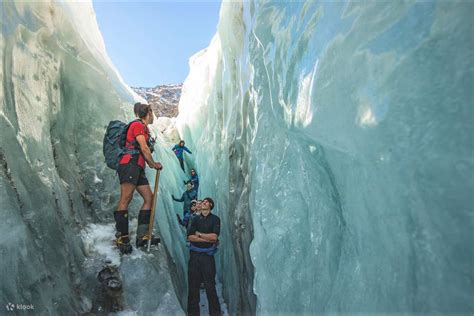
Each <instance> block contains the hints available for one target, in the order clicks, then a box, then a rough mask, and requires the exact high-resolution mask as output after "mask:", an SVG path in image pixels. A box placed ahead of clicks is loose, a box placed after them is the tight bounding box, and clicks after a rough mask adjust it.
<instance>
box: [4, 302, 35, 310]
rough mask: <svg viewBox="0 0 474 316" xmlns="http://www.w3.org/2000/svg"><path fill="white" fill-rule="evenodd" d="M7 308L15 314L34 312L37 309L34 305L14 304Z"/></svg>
mask: <svg viewBox="0 0 474 316" xmlns="http://www.w3.org/2000/svg"><path fill="white" fill-rule="evenodd" d="M5 308H6V309H7V311H10V312H13V311H14V310H19V311H28V310H33V309H35V307H34V306H33V304H13V303H11V302H10V303H8V304H7V305H6V306H5Z"/></svg>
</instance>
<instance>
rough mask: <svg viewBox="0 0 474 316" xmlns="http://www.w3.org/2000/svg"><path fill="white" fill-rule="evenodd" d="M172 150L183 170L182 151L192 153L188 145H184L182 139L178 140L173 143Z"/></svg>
mask: <svg viewBox="0 0 474 316" xmlns="http://www.w3.org/2000/svg"><path fill="white" fill-rule="evenodd" d="M172 150H173V152H174V154H175V155H176V157H177V158H178V160H179V165H180V166H181V169H183V171H184V157H183V151H187V152H188V153H189V154H192V152H191V151H190V150H189V149H188V147H186V146H184V140H180V141H179V143H178V144H177V145H174V147H173V148H172Z"/></svg>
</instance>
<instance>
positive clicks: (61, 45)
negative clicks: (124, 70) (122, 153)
mask: <svg viewBox="0 0 474 316" xmlns="http://www.w3.org/2000/svg"><path fill="white" fill-rule="evenodd" d="M472 11H473V5H472V4H471V3H468V2H456V3H452V2H451V3H446V2H428V3H427V2H423V3H416V2H404V3H390V4H389V3H376V2H353V3H342V2H338V3H329V2H321V3H320V2H291V3H287V2H273V1H248V2H247V1H246V2H238V1H232V2H230V1H229V2H224V3H223V4H222V7H221V12H220V21H219V25H218V32H217V34H216V35H215V36H214V38H213V40H212V42H211V43H210V45H209V47H208V48H206V49H205V50H203V51H201V52H199V53H197V54H196V55H194V56H193V57H192V58H191V60H190V65H191V71H190V74H189V76H188V78H187V79H186V82H185V84H184V87H183V94H182V99H181V102H180V116H179V117H178V119H177V122H176V127H177V129H178V131H179V132H180V134H181V136H182V137H183V138H184V139H185V140H186V142H187V145H189V147H190V148H191V149H192V150H193V157H192V159H190V160H189V164H190V165H192V166H194V167H196V168H197V170H198V172H199V174H200V177H201V185H200V190H201V192H200V193H201V194H200V195H201V196H203V197H204V196H212V197H213V198H214V200H215V201H216V202H217V205H216V213H217V214H218V215H219V216H220V217H221V219H222V222H223V226H222V234H221V244H220V245H221V246H220V250H219V252H218V255H217V257H216V259H217V262H218V270H219V271H218V277H219V279H220V281H221V282H222V285H223V294H224V298H225V300H226V303H227V306H228V310H229V313H230V314H254V313H256V314H263V315H287V314H314V313H357V312H362V313H369V312H370V313H374V312H375V313H382V312H385V313H387V312H389V313H391V312H396V313H408V314H411V313H417V312H424V313H433V312H441V313H454V312H462V313H468V312H472V311H473V310H474V305H473V303H472V293H473V292H474V285H473V284H474V282H473V280H474V273H473V270H472V266H473V265H472V261H473V258H474V253H473V252H474V250H473V248H472V240H474V238H473V237H474V236H473V231H474V230H473V226H474V225H473V224H474V223H473V210H472V205H474V203H473V202H474V201H473V198H472V192H473V189H474V183H473V182H474V181H473V177H472V174H473V169H474V168H473V165H474V159H473V148H474V146H473V145H474V144H473V139H472V135H473V125H472V118H473V117H474V115H473V112H472V111H473V110H472V108H473V107H472V101H473V99H474V98H473V92H472V91H473V90H472V78H473V69H474V67H473V58H472V51H474V50H473V48H474V47H473V45H474V41H473V40H472V34H473V24H472V22H471V18H470V17H471V15H472V14H471V12H472ZM1 17H2V19H1V22H0V23H1V25H2V36H1V37H0V52H1V58H0V63H1V65H0V66H1V67H0V73H1V76H0V78H1V82H2V89H0V99H1V100H2V103H1V108H0V130H1V137H0V162H1V163H0V174H1V176H0V198H1V208H0V229H1V231H2V238H0V252H1V254H2V256H1V257H2V259H1V261H0V271H1V272H0V273H1V275H0V277H1V279H2V282H1V283H0V298H1V301H0V303H2V302H4V304H7V303H8V302H12V303H15V304H22V303H24V304H33V305H34V306H35V311H37V312H38V313H43V314H51V313H53V314H74V313H78V312H79V313H82V312H87V311H88V310H89V308H90V305H91V302H90V301H91V300H92V298H93V293H92V292H91V288H92V287H93V286H95V284H96V280H95V275H94V272H96V270H95V268H97V267H98V263H97V262H96V261H94V259H93V258H91V257H90V253H89V252H88V251H89V250H88V249H89V248H88V243H87V242H86V243H83V238H81V234H83V232H84V229H85V230H86V231H87V229H88V228H90V224H91V223H98V224H104V223H110V222H112V218H111V214H112V211H113V209H114V208H115V206H116V203H117V198H118V190H117V188H118V182H117V179H116V176H115V174H114V173H113V172H112V171H110V170H108V169H106V166H105V164H103V163H102V161H103V158H102V153H101V146H102V137H103V133H104V129H105V126H106V125H107V123H108V121H109V120H112V119H117V118H122V119H123V120H127V119H130V118H131V117H132V115H131V108H130V105H131V104H132V103H133V102H134V100H137V97H136V96H135V95H134V94H133V93H132V92H131V91H130V89H129V88H128V87H127V86H126V85H125V84H124V83H123V80H122V79H121V78H120V75H119V74H118V72H117V71H116V70H115V68H114V66H113V65H112V63H111V62H110V60H109V58H108V57H107V54H106V51H105V46H104V44H103V41H102V37H101V35H100V31H99V30H98V28H97V24H96V21H95V16H94V12H93V9H92V5H91V3H89V2H86V3H83V4H73V3H65V2H33V3H31V2H30V3H29V2H2V4H1ZM155 133H157V132H156V130H155ZM158 136H159V137H158V148H157V152H156V154H155V155H156V158H157V160H160V161H161V162H162V163H163V165H164V166H165V169H164V170H163V172H162V174H161V179H160V188H159V192H160V193H159V194H160V198H159V199H158V203H157V210H158V212H157V216H156V222H155V224H156V227H157V230H158V231H159V233H160V235H161V237H162V243H163V248H162V251H161V252H160V255H159V257H157V258H154V259H153V260H150V257H147V256H143V257H139V258H132V257H130V258H127V259H125V261H124V262H123V263H122V265H123V270H124V275H125V284H126V291H127V296H126V301H127V302H126V303H128V308H129V310H130V311H135V312H138V313H150V312H152V313H153V312H154V313H165V314H166V313H171V314H180V313H182V309H185V302H186V269H187V249H186V247H185V238H184V234H183V232H182V231H181V230H180V228H179V226H178V224H177V222H176V217H175V214H176V213H179V205H177V204H174V203H173V202H172V200H171V194H178V193H180V192H181V190H182V189H183V188H182V180H184V178H185V177H184V174H182V173H181V171H180V169H179V166H178V164H177V162H176V160H175V159H174V157H173V154H172V152H171V151H170V150H169V149H170V143H169V142H168V141H169V140H170V137H168V136H169V135H168V136H166V137H165V136H162V135H158ZM148 177H149V179H154V173H152V172H149V173H148ZM151 182H153V181H151ZM152 184H153V183H152ZM137 207H138V206H137V205H136V204H134V205H132V206H131V209H130V212H131V214H132V217H133V216H136V211H137V210H138V209H137ZM98 227H99V226H98ZM155 259H156V260H155ZM171 284H172V285H171ZM178 301H179V303H178ZM178 305H179V306H178Z"/></svg>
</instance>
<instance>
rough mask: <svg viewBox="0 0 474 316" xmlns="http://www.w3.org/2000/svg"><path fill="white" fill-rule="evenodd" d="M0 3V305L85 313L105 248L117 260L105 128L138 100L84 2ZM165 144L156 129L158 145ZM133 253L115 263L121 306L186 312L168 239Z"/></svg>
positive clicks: (113, 184) (115, 188) (113, 180)
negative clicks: (156, 248)
mask: <svg viewBox="0 0 474 316" xmlns="http://www.w3.org/2000/svg"><path fill="white" fill-rule="evenodd" d="M0 9H1V12H0V13H1V20H0V24H1V27H2V33H1V36H0V57H1V58H0V81H1V89H0V100H1V105H0V131H1V137H0V201H1V203H0V205H1V207H0V230H1V232H2V237H1V238H0V257H1V260H0V279H1V282H0V304H2V305H1V307H0V308H1V309H0V310H3V308H4V306H5V305H6V304H8V303H9V302H10V303H12V304H25V305H30V304H31V305H32V306H33V308H34V312H35V314H39V315H76V314H80V313H86V312H89V311H90V308H91V306H92V305H91V304H92V302H93V300H94V292H93V289H94V288H95V287H96V286H97V285H98V281H97V279H96V276H97V273H98V272H99V270H100V269H101V267H102V264H103V263H104V261H105V259H106V258H108V259H112V260H113V262H115V263H117V262H119V260H120V258H119V257H118V253H117V252H116V250H113V249H112V241H113V238H114V227H113V224H112V223H113V216H112V214H113V211H114V210H115V208H116V206H117V202H118V194H119V184H118V180H117V176H116V173H115V172H114V171H112V170H110V169H108V168H107V167H106V165H105V164H104V158H103V155H102V140H103V136H104V132H105V127H106V126H107V124H108V122H109V121H110V120H115V119H122V120H124V121H127V120H131V119H132V117H133V114H132V112H133V111H132V108H133V107H132V105H133V103H134V102H135V101H139V100H142V99H141V98H140V97H138V96H137V95H136V94H135V93H133V92H132V90H131V89H130V88H129V87H128V86H126V85H125V84H124V83H123V80H122V79H121V77H120V75H119V74H118V72H117V70H116V69H115V67H114V66H113V65H112V63H111V62H110V59H109V57H108V56H107V54H106V51H105V46H104V43H103V40H102V37H101V34H100V31H99V29H98V26H97V22H96V20H95V13H94V11H93V7H92V3H91V2H87V1H85V2H81V3H72V2H56V1H41V2H20V1H18V2H13V1H3V2H2V3H0ZM153 129H154V128H153ZM154 132H155V133H156V131H154ZM169 146H170V145H169V144H166V145H163V143H162V141H161V139H160V140H159V144H158V146H157V147H163V148H164V149H162V150H163V151H164V150H165V148H166V149H168V147H169ZM157 151H159V150H157ZM171 157H172V152H171V151H170V153H169V159H171ZM178 168H179V167H178V166H176V169H178ZM171 170H172V169H171V168H170V170H169V171H168V172H170V173H171ZM153 176H154V175H151V176H150V179H151V180H150V182H151V183H152V185H153V183H154V181H153V180H154V178H153ZM181 177H182V178H183V179H184V175H182V176H181ZM172 181H174V182H175V183H182V179H179V181H178V179H176V180H174V179H172ZM162 183H163V184H166V185H167V186H168V188H169V189H168V190H171V187H170V184H169V183H167V182H166V181H164V180H163V181H162ZM179 189H180V185H176V187H175V188H173V190H176V191H177V190H179ZM169 200H170V202H169V205H170V206H172V202H171V198H169ZM139 207H140V205H139V200H138V199H137V200H136V201H135V202H134V203H133V204H132V205H131V206H130V209H129V212H130V217H131V219H132V218H133V219H135V220H134V221H133V222H132V223H135V225H136V216H137V213H138V210H139ZM169 209H170V210H172V207H170V208H169ZM173 215H174V214H173ZM170 217H171V216H170ZM157 218H161V216H160V215H158V216H157ZM173 219H175V218H174V217H173ZM104 223H109V225H108V226H104V225H105V224H104ZM158 228H159V227H158ZM131 229H135V226H134V224H132V225H131ZM168 230H169V229H168ZM179 233H180V235H182V232H179ZM163 237H164V239H165V240H169V238H168V237H167V234H166V233H164V234H163ZM183 247H184V240H183ZM114 251H115V252H114ZM181 252H182V253H183V254H184V249H181ZM138 255H139V252H136V253H135V254H134V255H133V256H131V257H130V258H129V260H128V261H125V262H123V263H122V264H123V265H124V266H123V270H124V274H125V276H124V278H123V279H124V282H125V289H126V290H127V297H126V302H127V305H126V308H128V310H129V311H133V312H141V313H144V312H157V311H158V312H160V311H162V312H166V313H170V314H183V310H182V308H181V305H180V303H179V301H178V298H177V297H176V294H175V291H174V286H173V283H172V281H171V276H172V275H173V274H172V273H170V270H172V271H174V270H176V269H175V268H174V270H173V269H171V268H168V265H167V263H168V262H171V263H173V261H171V260H169V259H168V258H169V256H168V255H167V254H166V251H165V249H162V250H161V251H160V252H159V253H158V254H156V256H155V258H154V259H153V260H151V259H149V258H148V257H144V258H140V257H137V256H138ZM183 262H184V261H183ZM182 267H184V265H182ZM183 274H184V273H181V275H183ZM165 276H166V278H165ZM152 281H153V282H152ZM165 281H166V282H165ZM136 283H141V284H142V285H141V287H137V285H136ZM182 286H183V287H184V285H182ZM134 295H135V299H133V298H132V296H134ZM152 296H153V297H154V299H155V300H151V299H150V297H152ZM180 299H182V297H180ZM17 312H19V311H17ZM1 313H2V312H0V314H1Z"/></svg>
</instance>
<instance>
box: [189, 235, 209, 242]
mask: <svg viewBox="0 0 474 316" xmlns="http://www.w3.org/2000/svg"><path fill="white" fill-rule="evenodd" d="M188 240H189V241H190V242H209V241H207V240H205V239H203V238H200V237H198V236H197V235H189V236H188Z"/></svg>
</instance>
